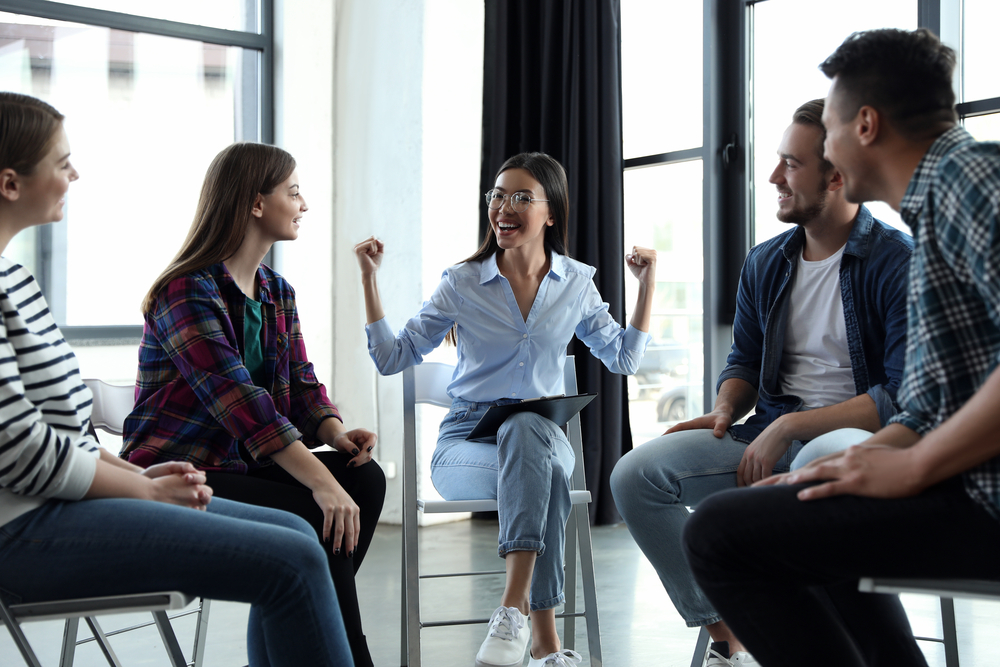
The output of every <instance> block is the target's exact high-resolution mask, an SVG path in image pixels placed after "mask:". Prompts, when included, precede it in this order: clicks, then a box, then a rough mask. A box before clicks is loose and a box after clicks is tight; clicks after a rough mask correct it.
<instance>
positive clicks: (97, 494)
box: [0, 93, 353, 667]
mask: <svg viewBox="0 0 1000 667" xmlns="http://www.w3.org/2000/svg"><path fill="white" fill-rule="evenodd" d="M62 118H63V117H62V115H60V114H59V113H58V112H57V111H56V110H55V109H53V108H52V107H51V106H49V105H48V104H46V103H44V102H41V101H40V100H37V99H35V98H32V97H28V96H26V95H18V94H15V93H0V249H5V248H6V247H7V245H8V244H9V243H10V240H11V239H12V238H13V237H14V236H15V235H16V234H17V233H18V232H20V231H22V230H24V229H27V228H28V227H33V226H37V225H43V224H48V223H52V222H57V221H59V220H61V219H62V217H63V205H64V203H65V195H66V192H67V190H68V188H69V185H70V183H72V182H73V181H75V180H76V179H77V177H78V174H77V172H76V170H75V169H74V168H73V166H72V164H70V161H69V143H68V141H67V138H66V134H65V132H64V131H63V126H62ZM91 404H92V397H91V393H90V390H88V389H87V387H86V386H85V385H84V384H83V382H82V381H81V379H80V370H79V366H78V364H77V361H76V357H75V356H74V355H73V352H72V350H70V349H69V346H68V345H67V343H66V341H65V340H64V339H63V337H62V334H61V333H60V331H59V328H58V327H57V326H56V324H55V321H54V320H53V318H52V315H51V313H50V312H49V309H48V305H47V304H46V302H45V299H44V297H43V296H42V294H41V292H40V291H39V288H38V284H37V283H36V282H35V279H34V278H33V277H32V276H31V274H30V273H29V272H28V271H27V270H26V269H25V268H24V267H22V266H20V265H18V264H16V263H14V262H12V261H10V260H8V259H6V258H0V595H2V596H3V598H4V600H5V601H6V602H9V603H12V604H13V603H18V602H43V601H46V600H53V599H64V598H76V597H96V596H103V595H120V594H127V593H144V592H153V591H159V590H181V591H184V592H186V593H189V594H192V595H198V596H204V597H209V598H215V599H219V600H232V601H239V602H247V603H250V605H251V612H250V621H249V627H248V631H247V638H248V641H247V644H248V645H247V651H248V654H249V659H250V664H251V665H287V666H288V667H293V666H299V665H330V666H336V667H341V666H347V665H352V664H353V662H352V660H351V655H350V652H349V648H348V644H347V638H346V635H345V632H344V628H343V623H342V621H341V618H340V611H339V607H338V605H337V599H336V594H335V591H334V588H333V584H332V581H331V580H330V577H329V575H328V574H327V571H326V563H325V558H324V555H323V552H322V549H321V548H320V547H319V546H318V545H317V544H316V540H315V539H314V538H313V537H312V536H311V533H312V529H311V528H310V527H309V525H308V524H306V523H305V522H304V521H302V520H301V519H299V518H298V517H295V516H293V515H291V514H288V513H285V512H279V511H274V510H268V509H262V508H257V507H251V506H248V505H243V504H240V503H234V502H228V501H225V500H215V501H212V489H211V488H210V487H208V486H207V485H206V484H205V481H206V479H205V473H203V472H199V471H197V470H196V469H195V468H194V466H192V465H191V464H190V463H186V462H171V463H163V464H160V465H154V466H150V467H148V468H145V469H143V468H140V467H138V466H135V465H133V464H130V463H126V462H125V461H122V460H121V459H118V458H117V457H115V456H114V455H112V454H110V453H108V452H107V451H106V450H104V449H103V448H101V447H100V445H98V443H97V441H96V440H95V439H94V438H93V437H92V436H90V435H89V434H88V430H87V426H88V423H89V421H90V412H91ZM210 501H211V504H209V503H210ZM199 510H201V511H199ZM206 510H207V511H206ZM110 561H113V562H115V563H116V566H115V568H113V569H111V568H107V567H106V564H107V563H108V562H110Z"/></svg>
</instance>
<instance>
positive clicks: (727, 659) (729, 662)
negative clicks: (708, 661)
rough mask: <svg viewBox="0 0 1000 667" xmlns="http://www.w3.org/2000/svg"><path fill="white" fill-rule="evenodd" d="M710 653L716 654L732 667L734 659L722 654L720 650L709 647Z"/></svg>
mask: <svg viewBox="0 0 1000 667" xmlns="http://www.w3.org/2000/svg"><path fill="white" fill-rule="evenodd" d="M708 655H710V656H712V655H714V656H715V657H716V658H718V659H720V660H722V661H723V663H724V664H727V665H730V667H732V664H733V661H732V660H730V659H729V658H727V657H726V656H724V655H722V654H721V653H719V652H718V651H716V650H714V649H711V648H710V649H708Z"/></svg>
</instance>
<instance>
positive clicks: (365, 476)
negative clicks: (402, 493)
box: [355, 460, 385, 499]
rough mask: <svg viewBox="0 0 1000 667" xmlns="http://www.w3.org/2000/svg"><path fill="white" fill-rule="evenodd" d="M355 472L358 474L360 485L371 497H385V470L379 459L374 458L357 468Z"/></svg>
mask: <svg viewBox="0 0 1000 667" xmlns="http://www.w3.org/2000/svg"><path fill="white" fill-rule="evenodd" d="M355 474H356V475H357V476H358V486H359V487H360V488H362V489H364V490H365V492H366V494H367V495H368V496H369V497H371V498H376V497H377V498H379V499H382V498H385V471H384V470H382V466H380V465H379V464H378V462H377V461H374V460H372V461H369V462H368V463H366V464H364V465H363V466H360V467H358V468H355Z"/></svg>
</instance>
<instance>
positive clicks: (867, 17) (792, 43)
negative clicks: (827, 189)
mask: <svg viewBox="0 0 1000 667" xmlns="http://www.w3.org/2000/svg"><path fill="white" fill-rule="evenodd" d="M753 12H754V19H753V26H754V34H753V58H754V71H753V100H754V102H753V151H754V164H753V184H752V187H753V191H754V239H753V242H754V244H757V243H760V242H761V241H764V240H766V239H769V238H771V237H772V236H774V235H775V234H779V233H781V232H783V231H785V230H786V229H787V228H788V227H787V225H786V224H785V223H783V222H779V221H778V220H777V219H776V218H775V212H776V210H777V203H776V199H775V197H776V195H775V192H776V191H775V188H774V186H773V185H771V184H770V183H768V181H767V179H768V178H769V177H770V175H771V172H772V171H773V170H774V167H775V165H777V160H778V157H777V150H778V144H779V143H780V142H781V135H782V134H783V133H784V131H785V128H787V127H788V125H789V123H791V121H792V114H793V113H794V112H795V110H796V109H797V108H798V107H799V105H801V104H803V103H804V102H808V101H809V100H811V99H816V98H818V97H826V93H827V90H829V88H830V81H829V79H827V78H826V76H824V74H823V73H822V72H821V71H820V70H819V64H820V63H821V62H823V61H824V60H825V59H826V58H827V56H829V55H830V54H831V53H833V52H834V50H836V48H837V47H838V46H840V44H841V42H843V41H844V39H845V38H847V37H848V36H849V35H850V34H851V33H853V32H855V31H858V30H871V29H875V28H903V29H906V30H913V29H915V28H916V27H917V3H916V2H915V1H914V0H880V2H872V1H871V0H843V1H842V2H839V3H838V4H837V10H836V11H829V12H823V13H822V14H818V13H817V12H816V7H815V6H814V5H813V3H810V2H801V0H768V2H761V3H758V4H756V5H754V6H753ZM869 208H870V209H871V210H872V213H873V214H874V215H875V217H877V218H879V219H880V220H882V221H883V222H885V223H887V224H890V225H893V226H897V227H899V228H900V229H904V230H905V229H907V227H906V226H905V225H904V224H903V222H902V221H901V220H900V218H899V216H898V215H897V214H896V213H895V212H894V211H893V210H892V209H891V208H889V207H888V206H886V205H884V204H881V203H877V204H872V205H870V206H869Z"/></svg>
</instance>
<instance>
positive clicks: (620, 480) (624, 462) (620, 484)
mask: <svg viewBox="0 0 1000 667" xmlns="http://www.w3.org/2000/svg"><path fill="white" fill-rule="evenodd" d="M634 454H635V450H634V449H633V450H632V451H631V452H628V453H626V454H625V456H623V457H621V458H620V459H618V462H617V463H615V467H614V469H613V470H612V471H611V495H612V496H614V498H615V500H616V501H617V500H618V499H619V498H624V497H626V496H627V495H628V490H629V489H630V488H631V487H632V485H633V484H635V483H636V481H637V478H639V477H641V475H640V469H639V467H638V466H637V465H636V461H637V459H638V457H637V456H633V455H634Z"/></svg>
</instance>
